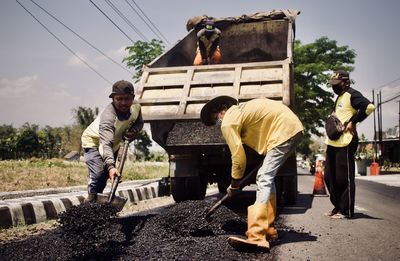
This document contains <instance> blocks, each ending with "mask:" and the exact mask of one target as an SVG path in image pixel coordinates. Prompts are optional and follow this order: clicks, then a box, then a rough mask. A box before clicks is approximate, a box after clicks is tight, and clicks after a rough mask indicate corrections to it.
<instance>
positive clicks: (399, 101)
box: [397, 100, 400, 140]
mask: <svg viewBox="0 0 400 261" xmlns="http://www.w3.org/2000/svg"><path fill="white" fill-rule="evenodd" d="M397 102H398V103H399V128H398V130H399V140H400V100H398V101H397Z"/></svg>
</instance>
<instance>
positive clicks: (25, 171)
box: [0, 159, 168, 192]
mask: <svg viewBox="0 0 400 261" xmlns="http://www.w3.org/2000/svg"><path fill="white" fill-rule="evenodd" d="M87 175H88V170H87V167H86V165H85V163H82V162H73V163H70V162H65V161H63V160H61V159H51V160H41V159H31V160H5V161H0V180H1V181H2V182H0V191H2V192H8V191H18V190H32V189H44V188H58V187H70V186H80V185H82V186H84V185H86V184H87ZM122 176H123V178H122V180H123V181H124V180H125V181H127V180H138V179H152V178H161V177H166V176H168V163H167V162H161V163H160V162H126V163H125V166H124V170H123V173H122Z"/></svg>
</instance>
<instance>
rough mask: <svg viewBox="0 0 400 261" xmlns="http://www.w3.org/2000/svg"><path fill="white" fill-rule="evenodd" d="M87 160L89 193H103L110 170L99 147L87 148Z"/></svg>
mask: <svg viewBox="0 0 400 261" xmlns="http://www.w3.org/2000/svg"><path fill="white" fill-rule="evenodd" d="M84 157H85V162H86V165H87V166H88V170H89V178H88V179H89V180H88V192H89V194H97V193H102V192H103V190H104V188H105V186H106V184H107V179H108V170H107V167H106V166H105V164H104V161H103V158H102V157H101V155H100V153H99V151H98V149H97V148H86V149H85V154H84Z"/></svg>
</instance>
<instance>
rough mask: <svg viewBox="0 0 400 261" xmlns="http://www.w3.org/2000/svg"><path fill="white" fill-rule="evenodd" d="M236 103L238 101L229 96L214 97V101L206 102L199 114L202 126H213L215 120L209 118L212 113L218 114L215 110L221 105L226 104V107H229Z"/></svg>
mask: <svg viewBox="0 0 400 261" xmlns="http://www.w3.org/2000/svg"><path fill="white" fill-rule="evenodd" d="M237 103H238V101H237V100H236V99H235V98H232V97H230V96H218V97H215V98H214V99H212V100H210V101H209V102H207V103H206V104H205V105H204V106H203V108H202V109H201V112H200V119H201V122H203V124H204V125H206V126H211V125H214V124H215V119H213V118H212V117H211V116H212V114H213V113H216V112H218V111H217V110H218V108H220V106H221V105H222V104H226V105H227V106H228V107H230V106H232V105H236V104H237Z"/></svg>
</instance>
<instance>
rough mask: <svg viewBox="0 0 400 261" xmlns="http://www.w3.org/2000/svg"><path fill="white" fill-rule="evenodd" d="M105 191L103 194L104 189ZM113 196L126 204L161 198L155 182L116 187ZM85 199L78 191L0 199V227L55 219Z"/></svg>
mask: <svg viewBox="0 0 400 261" xmlns="http://www.w3.org/2000/svg"><path fill="white" fill-rule="evenodd" d="M105 192H107V191H106V190H105ZM116 194H117V195H119V196H122V197H126V198H127V199H128V201H127V202H129V203H138V202H139V201H142V200H147V199H152V198H156V197H160V196H164V195H162V194H163V193H160V191H159V182H154V183H151V184H147V185H145V186H140V185H138V184H136V185H134V184H132V185H131V186H124V187H121V188H119V189H118V190H117V192H116ZM86 196H87V192H86V191H78V192H70V193H58V194H50V195H39V196H34V197H24V198H14V199H5V200H0V228H10V227H13V226H18V225H30V224H36V223H40V222H44V221H47V220H51V219H57V216H58V214H59V213H61V212H63V211H65V210H67V209H68V208H70V207H72V206H76V205H79V204H81V203H82V202H83V201H84V199H85V198H86Z"/></svg>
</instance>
